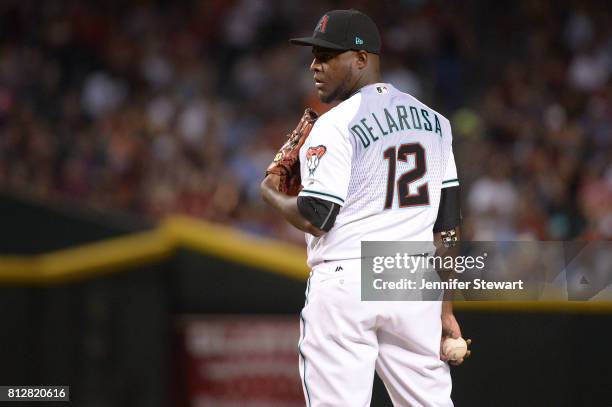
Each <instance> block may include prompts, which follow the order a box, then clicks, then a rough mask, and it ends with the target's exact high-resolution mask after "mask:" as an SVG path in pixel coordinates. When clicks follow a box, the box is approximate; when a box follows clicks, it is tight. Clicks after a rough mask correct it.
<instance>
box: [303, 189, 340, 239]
mask: <svg viewBox="0 0 612 407" xmlns="http://www.w3.org/2000/svg"><path fill="white" fill-rule="evenodd" d="M297 205H298V210H299V211H300V214H301V215H302V216H303V217H304V218H306V219H307V220H308V221H309V222H310V223H312V224H313V225H314V226H316V227H318V228H319V229H321V230H324V231H325V232H329V231H330V230H331V228H332V226H334V222H335V221H336V216H337V215H338V212H340V205H338V204H337V203H334V202H330V201H326V200H325V199H320V198H314V197H312V196H298V199H297Z"/></svg>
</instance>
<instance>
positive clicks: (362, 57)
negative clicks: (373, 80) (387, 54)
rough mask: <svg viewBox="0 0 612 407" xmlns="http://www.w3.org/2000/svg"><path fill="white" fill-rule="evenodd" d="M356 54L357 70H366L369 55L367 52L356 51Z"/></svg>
mask: <svg viewBox="0 0 612 407" xmlns="http://www.w3.org/2000/svg"><path fill="white" fill-rule="evenodd" d="M355 54H356V55H355V62H356V64H357V68H359V69H363V68H365V67H366V66H367V65H368V57H369V55H368V53H367V52H366V51H356V52H355Z"/></svg>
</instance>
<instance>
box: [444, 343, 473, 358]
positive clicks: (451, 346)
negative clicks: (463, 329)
mask: <svg viewBox="0 0 612 407" xmlns="http://www.w3.org/2000/svg"><path fill="white" fill-rule="evenodd" d="M442 352H443V353H444V355H445V356H446V357H447V358H448V360H459V359H461V358H463V357H464V356H465V354H466V353H467V342H466V341H465V340H464V339H463V338H457V339H453V338H446V339H445V340H444V343H442Z"/></svg>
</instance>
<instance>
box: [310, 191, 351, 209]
mask: <svg viewBox="0 0 612 407" xmlns="http://www.w3.org/2000/svg"><path fill="white" fill-rule="evenodd" d="M300 196H312V197H314V198H319V199H325V200H326V201H330V202H333V203H337V204H338V205H340V206H344V199H342V198H340V197H339V196H337V195H334V194H330V193H327V192H319V191H313V190H312V189H302V190H301V191H300Z"/></svg>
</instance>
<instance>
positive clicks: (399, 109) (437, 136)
mask: <svg viewBox="0 0 612 407" xmlns="http://www.w3.org/2000/svg"><path fill="white" fill-rule="evenodd" d="M300 163H301V176H302V186H303V189H302V191H301V192H300V196H312V197H316V198H321V199H325V200H328V201H330V202H332V203H334V204H337V205H341V206H342V208H341V209H340V212H339V213H338V216H337V217H336V221H335V223H334V226H333V228H332V229H331V230H330V231H329V232H328V233H326V234H325V235H323V236H321V237H318V238H317V237H314V236H312V235H310V234H306V242H307V244H308V265H309V266H310V267H314V266H315V265H317V264H319V263H322V262H323V261H335V260H346V259H357V258H360V257H361V241H362V240H365V241H376V240H378V241H380V240H394V241H423V242H429V241H433V225H434V223H435V221H436V218H437V215H438V207H439V204H440V196H441V190H442V188H446V187H451V186H456V185H459V181H458V179H457V169H456V167H455V159H454V156H453V151H452V134H451V127H450V123H449V121H448V120H447V119H446V118H445V117H444V116H442V115H441V114H440V113H438V112H436V111H434V110H433V109H431V108H430V107H428V106H426V105H425V104H423V103H421V102H420V101H419V100H417V99H416V98H414V97H413V96H411V95H409V94H407V93H403V92H400V91H399V90H397V89H395V88H394V87H393V86H392V85H390V84H387V83H377V84H372V85H369V86H366V87H363V88H362V89H361V90H360V91H359V92H357V93H356V94H354V95H353V96H351V97H350V98H349V99H347V100H345V101H343V102H342V103H340V104H339V105H338V106H336V107H334V108H333V109H331V110H330V111H329V112H327V113H325V114H324V115H322V116H321V117H320V118H319V119H318V120H317V122H316V123H315V125H314V127H313V129H312V132H311V133H310V136H309V137H308V139H307V140H306V142H305V143H304V146H303V147H302V148H301V150H300Z"/></svg>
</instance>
